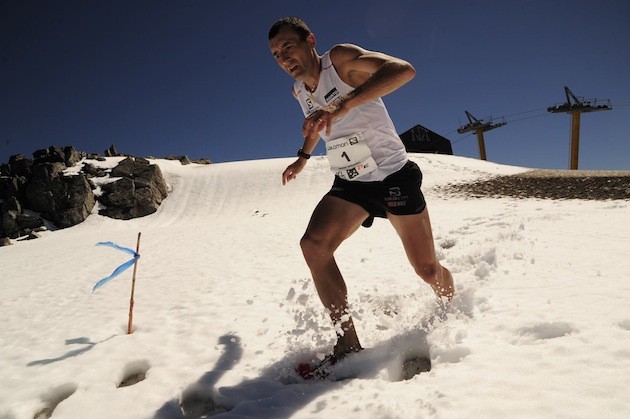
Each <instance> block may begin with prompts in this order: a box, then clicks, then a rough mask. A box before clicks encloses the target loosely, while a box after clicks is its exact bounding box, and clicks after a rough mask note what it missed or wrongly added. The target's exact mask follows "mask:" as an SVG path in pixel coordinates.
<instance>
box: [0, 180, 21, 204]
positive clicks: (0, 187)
mask: <svg viewBox="0 0 630 419" xmlns="http://www.w3.org/2000/svg"><path fill="white" fill-rule="evenodd" d="M26 181H27V180H26V178H25V177H23V176H13V177H11V178H7V177H2V178H0V199H9V198H10V197H12V196H14V197H16V198H17V199H18V200H19V201H21V202H23V201H24V185H26Z"/></svg>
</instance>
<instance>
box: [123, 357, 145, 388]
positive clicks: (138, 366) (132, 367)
mask: <svg viewBox="0 0 630 419" xmlns="http://www.w3.org/2000/svg"><path fill="white" fill-rule="evenodd" d="M149 368H151V364H149V361H147V360H139V361H133V362H130V363H129V364H127V366H126V367H125V369H124V370H123V374H122V379H121V380H120V381H119V383H118V386H117V387H118V388H120V387H129V386H132V385H134V384H137V383H139V382H140V381H142V380H144V379H145V378H146V377H147V371H149Z"/></svg>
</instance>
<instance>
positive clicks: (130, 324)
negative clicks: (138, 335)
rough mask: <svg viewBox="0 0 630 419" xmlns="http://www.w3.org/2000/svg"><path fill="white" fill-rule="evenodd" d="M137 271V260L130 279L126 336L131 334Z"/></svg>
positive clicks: (137, 252)
mask: <svg viewBox="0 0 630 419" xmlns="http://www.w3.org/2000/svg"><path fill="white" fill-rule="evenodd" d="M141 234H142V233H138V242H137V244H136V254H140V235H141ZM137 269H138V259H136V262H135V263H134V264H133V278H132V279H131V299H130V300H129V324H128V325H127V334H128V335H130V334H132V333H133V294H134V292H135V290H136V270H137Z"/></svg>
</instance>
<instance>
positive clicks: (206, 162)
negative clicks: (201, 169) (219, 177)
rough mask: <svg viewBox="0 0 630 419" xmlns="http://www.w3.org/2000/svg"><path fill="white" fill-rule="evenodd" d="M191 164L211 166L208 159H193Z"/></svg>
mask: <svg viewBox="0 0 630 419" xmlns="http://www.w3.org/2000/svg"><path fill="white" fill-rule="evenodd" d="M191 162H192V163H196V164H212V162H211V161H210V159H209V158H207V157H204V158H201V159H193V160H191Z"/></svg>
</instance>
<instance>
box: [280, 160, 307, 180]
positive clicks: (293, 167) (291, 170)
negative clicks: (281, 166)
mask: <svg viewBox="0 0 630 419" xmlns="http://www.w3.org/2000/svg"><path fill="white" fill-rule="evenodd" d="M304 166H306V159H303V158H301V157H300V158H298V159H297V160H296V161H295V162H293V163H291V164H290V165H289V166H288V167H287V168H286V169H285V171H284V172H283V173H282V184H283V185H286V184H287V182H289V181H291V180H293V179H295V178H296V177H297V175H298V173H300V172H301V171H302V169H304Z"/></svg>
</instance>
